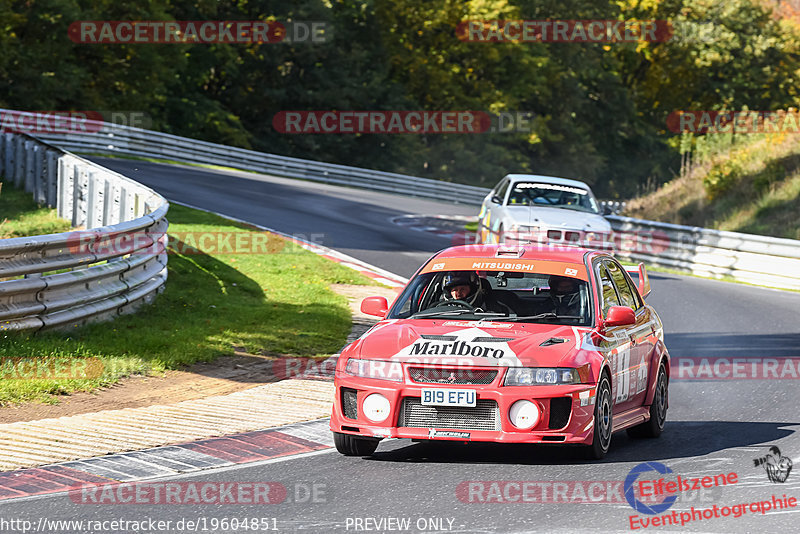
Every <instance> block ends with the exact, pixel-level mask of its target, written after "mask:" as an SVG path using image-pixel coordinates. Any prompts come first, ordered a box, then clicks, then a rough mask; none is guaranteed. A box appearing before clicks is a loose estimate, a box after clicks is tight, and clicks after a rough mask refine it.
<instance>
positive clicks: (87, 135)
mask: <svg viewBox="0 0 800 534" xmlns="http://www.w3.org/2000/svg"><path fill="white" fill-rule="evenodd" d="M0 111H2V110H0ZM86 124H87V126H88V128H87V129H89V130H97V131H86V132H69V133H58V134H41V135H39V137H41V138H42V139H45V140H49V141H51V142H53V143H56V144H58V146H60V147H63V148H65V149H67V150H72V151H75V152H83V153H100V154H109V155H123V156H140V157H148V158H160V159H168V160H172V161H183V162H187V163H201V164H211V165H221V166H226V167H235V168H237V169H244V170H248V171H254V172H261V173H265V174H271V175H274V176H284V177H287V178H299V179H303V180H311V181H315V182H323V183H328V184H335V185H344V186H351V187H358V188H362V189H371V190H374V191H383V192H389V193H399V194H403V195H411V196H416V197H422V198H431V199H436V200H446V201H450V202H460V203H464V204H475V205H479V204H480V203H481V201H482V200H483V197H485V196H486V194H487V193H488V192H489V190H488V189H486V188H483V187H474V186H469V185H463V184H454V183H450V182H442V181H440V180H431V179H428V178H417V177H413V176H407V175H404V174H396V173H390V172H381V171H373V170H368V169H361V168H358V167H348V166H345V165H336V164H333V163H322V162H318V161H308V160H303V159H297V158H289V157H286V156H276V155H274V154H266V153H263V152H255V151H253V150H245V149H243V148H235V147H229V146H225V145H218V144H215V143H208V142H205V141H197V140H194V139H187V138H185V137H178V136H175V135H169V134H165V133H160V132H154V131H150V130H143V129H140V128H132V127H127V126H118V125H112V124H108V123H99V122H95V121H86Z"/></svg>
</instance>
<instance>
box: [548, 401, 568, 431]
mask: <svg viewBox="0 0 800 534" xmlns="http://www.w3.org/2000/svg"><path fill="white" fill-rule="evenodd" d="M571 412H572V398H571V397H556V398H554V399H550V422H549V423H548V425H547V427H548V428H550V429H551V430H555V429H558V428H564V427H565V426H567V423H568V422H569V415H570V413H571Z"/></svg>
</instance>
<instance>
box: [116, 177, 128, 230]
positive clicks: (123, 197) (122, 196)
mask: <svg viewBox="0 0 800 534" xmlns="http://www.w3.org/2000/svg"><path fill="white" fill-rule="evenodd" d="M127 216H128V191H127V189H125V186H121V187H120V188H119V220H118V221H117V222H124V221H126V220H128V219H127Z"/></svg>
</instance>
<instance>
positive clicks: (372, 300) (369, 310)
mask: <svg viewBox="0 0 800 534" xmlns="http://www.w3.org/2000/svg"><path fill="white" fill-rule="evenodd" d="M629 309H630V308H629ZM387 311H389V303H388V302H386V297H367V298H365V299H364V300H362V301H361V313H366V314H367V315H374V316H375V317H381V318H382V317H385V316H386V312H387Z"/></svg>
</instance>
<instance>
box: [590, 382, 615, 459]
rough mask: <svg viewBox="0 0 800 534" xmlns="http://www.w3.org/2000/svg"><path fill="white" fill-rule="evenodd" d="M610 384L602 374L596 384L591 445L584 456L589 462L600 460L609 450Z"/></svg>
mask: <svg viewBox="0 0 800 534" xmlns="http://www.w3.org/2000/svg"><path fill="white" fill-rule="evenodd" d="M612 406H613V402H612V399H611V382H610V381H609V379H608V375H606V374H605V373H603V374H602V375H601V376H600V382H598V384H597V396H596V397H595V403H594V429H593V430H594V437H593V438H592V444H591V445H587V446H586V450H585V453H586V456H587V458H589V459H590V460H601V459H602V458H604V457H605V455H606V453H607V452H608V449H609V448H611V430H612V429H613V426H614V421H613V415H612Z"/></svg>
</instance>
